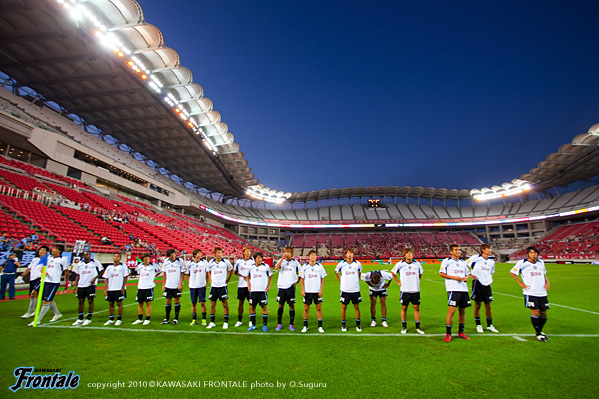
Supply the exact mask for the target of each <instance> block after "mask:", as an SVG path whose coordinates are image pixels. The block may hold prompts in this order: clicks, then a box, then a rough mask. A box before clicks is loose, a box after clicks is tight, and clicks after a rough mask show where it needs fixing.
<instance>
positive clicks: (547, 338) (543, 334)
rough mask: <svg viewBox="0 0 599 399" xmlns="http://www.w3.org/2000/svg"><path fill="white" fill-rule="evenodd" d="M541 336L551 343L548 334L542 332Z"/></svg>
mask: <svg viewBox="0 0 599 399" xmlns="http://www.w3.org/2000/svg"><path fill="white" fill-rule="evenodd" d="M540 334H541V335H542V336H543V337H545V340H546V341H549V337H548V336H547V334H545V333H544V332H543V331H541V332H540Z"/></svg>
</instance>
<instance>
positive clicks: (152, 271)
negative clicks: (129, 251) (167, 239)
mask: <svg viewBox="0 0 599 399" xmlns="http://www.w3.org/2000/svg"><path fill="white" fill-rule="evenodd" d="M150 261H151V256H150V254H148V253H145V254H143V255H142V256H141V262H142V263H141V264H139V265H137V267H136V268H135V271H136V272H137V274H138V276H139V280H138V281H137V295H136V296H135V300H136V301H137V320H135V321H134V322H133V323H132V324H141V323H143V325H144V326H147V325H148V324H150V318H151V317H152V301H153V300H154V287H155V286H156V283H155V282H154V279H155V278H156V276H158V275H159V274H160V273H162V268H161V267H160V265H157V264H155V263H150ZM144 303H145V304H146V319H145V320H143V317H144Z"/></svg>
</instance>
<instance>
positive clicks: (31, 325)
mask: <svg viewBox="0 0 599 399" xmlns="http://www.w3.org/2000/svg"><path fill="white" fill-rule="evenodd" d="M33 323H35V321H32V322H31V323H29V324H27V327H33ZM40 324H42V323H37V325H38V326H39V325H40Z"/></svg>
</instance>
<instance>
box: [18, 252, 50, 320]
mask: <svg viewBox="0 0 599 399" xmlns="http://www.w3.org/2000/svg"><path fill="white" fill-rule="evenodd" d="M48 252H50V248H48V247H47V246H46V245H44V246H42V247H40V249H38V251H37V256H36V257H35V258H33V259H32V260H31V262H30V263H29V265H27V269H26V270H25V271H24V272H23V274H22V275H21V277H25V276H26V275H28V274H29V308H28V309H27V312H26V313H25V314H24V315H23V316H21V319H28V318H30V317H33V316H34V315H35V306H36V304H37V297H38V294H39V291H40V285H41V281H42V278H41V277H42V268H43V267H44V266H46V263H47V262H48V257H49V255H48Z"/></svg>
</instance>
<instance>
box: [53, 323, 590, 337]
mask: <svg viewBox="0 0 599 399" xmlns="http://www.w3.org/2000/svg"><path fill="white" fill-rule="evenodd" d="M41 327H46V328H77V329H80V330H116V331H128V332H158V333H171V334H173V333H181V334H226V335H246V336H250V335H251V336H256V337H267V338H272V337H276V336H295V337H321V336H322V337H325V336H326V337H423V338H427V337H444V336H445V334H424V335H422V334H401V333H400V334H386V333H381V334H370V333H360V334H358V333H355V334H354V333H326V332H325V333H324V334H320V333H319V334H313V333H312V334H305V333H278V332H277V333H272V334H260V333H259V332H256V333H248V332H244V331H239V332H237V331H218V332H217V331H201V330H200V331H190V330H157V329H145V328H123V327H89V326H87V327H81V326H55V325H52V326H51V325H47V324H46V325H43V326H41ZM316 331H317V330H316V329H315V330H314V332H316ZM516 335H517V336H519V337H535V334H515V333H503V334H502V333H500V334H480V335H472V334H471V335H470V336H471V337H514V336H516ZM551 337H576V338H599V334H551V335H550V338H551Z"/></svg>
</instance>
